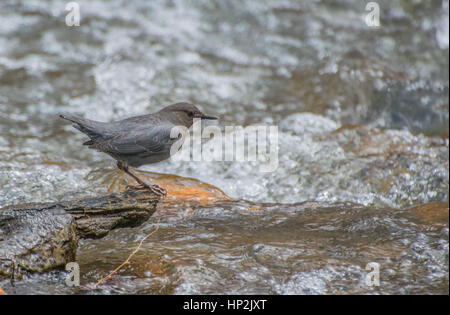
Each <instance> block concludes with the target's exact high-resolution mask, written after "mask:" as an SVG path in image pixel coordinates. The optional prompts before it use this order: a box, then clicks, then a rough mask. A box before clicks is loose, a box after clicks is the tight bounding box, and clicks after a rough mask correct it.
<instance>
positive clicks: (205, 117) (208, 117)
mask: <svg viewBox="0 0 450 315" xmlns="http://www.w3.org/2000/svg"><path fill="white" fill-rule="evenodd" d="M200 118H201V119H211V120H214V119H218V118H217V117H216V116H209V115H202V116H201V117H200Z"/></svg>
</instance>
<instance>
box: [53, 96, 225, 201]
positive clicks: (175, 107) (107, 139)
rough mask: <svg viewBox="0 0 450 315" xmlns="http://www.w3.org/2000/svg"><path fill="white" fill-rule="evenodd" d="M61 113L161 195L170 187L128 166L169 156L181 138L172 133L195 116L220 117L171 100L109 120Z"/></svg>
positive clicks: (91, 142) (92, 145)
mask: <svg viewBox="0 0 450 315" xmlns="http://www.w3.org/2000/svg"><path fill="white" fill-rule="evenodd" d="M60 117H61V118H63V119H65V120H68V121H71V122H73V123H74V127H75V128H76V129H78V130H80V131H81V132H83V133H85V134H86V135H88V136H89V138H90V140H89V141H86V142H85V143H83V144H84V145H87V146H89V148H91V149H95V150H98V151H100V152H104V153H107V154H109V155H110V156H112V157H113V158H114V159H116V160H117V167H118V168H119V169H120V170H122V171H124V172H125V173H127V174H128V175H130V176H131V177H133V178H134V179H135V180H136V181H137V182H138V183H139V185H140V188H143V189H149V190H150V191H152V192H154V193H156V194H157V195H160V196H164V195H166V193H167V191H166V190H165V189H164V188H162V187H160V186H158V185H149V184H147V183H145V182H144V181H142V180H141V179H140V178H139V177H137V176H136V175H135V174H133V173H132V172H130V170H129V169H128V166H132V167H139V166H141V165H145V164H151V163H156V162H160V161H163V160H166V159H168V158H169V157H170V149H171V147H172V145H173V144H174V143H175V142H176V141H177V140H179V139H180V138H171V137H170V133H171V130H172V128H174V127H175V126H184V127H187V128H190V127H191V126H192V124H193V119H194V118H200V119H217V117H214V116H208V115H205V114H203V113H202V112H201V111H200V110H199V109H198V108H197V107H195V106H194V105H192V104H189V103H176V104H172V105H169V106H167V107H165V108H163V109H161V110H160V111H159V112H156V113H154V114H150V115H142V116H136V117H131V118H127V119H124V120H120V121H114V122H110V123H104V122H99V121H94V120H90V119H85V118H81V117H78V116H74V115H60Z"/></svg>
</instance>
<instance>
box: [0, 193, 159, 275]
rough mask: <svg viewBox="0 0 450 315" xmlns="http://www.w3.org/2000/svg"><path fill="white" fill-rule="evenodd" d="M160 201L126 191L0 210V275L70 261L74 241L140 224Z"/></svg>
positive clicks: (142, 194) (19, 273)
mask: <svg viewBox="0 0 450 315" xmlns="http://www.w3.org/2000/svg"><path fill="white" fill-rule="evenodd" d="M158 201H159V197H158V196H156V195H154V194H153V193H151V192H147V191H139V190H136V189H134V188H130V189H128V190H126V191H124V192H122V193H118V194H109V195H106V196H101V197H93V198H84V199H80V200H72V201H68V202H61V203H48V204H38V203H37V204H24V205H16V206H11V207H7V208H3V209H0V274H2V275H6V276H10V277H20V276H22V275H23V274H24V273H26V272H44V271H47V270H51V269H54V268H57V267H60V266H63V265H65V264H66V263H68V262H71V261H74V260H75V256H76V250H77V245H78V238H80V237H81V238H99V237H103V236H105V235H106V234H108V232H109V231H110V230H112V229H115V228H118V227H133V226H137V225H140V224H141V223H143V222H145V221H146V220H147V219H148V218H149V217H150V216H151V215H152V214H153V213H154V212H155V211H156V206H157V203H158Z"/></svg>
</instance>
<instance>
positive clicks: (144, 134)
mask: <svg viewBox="0 0 450 315" xmlns="http://www.w3.org/2000/svg"><path fill="white" fill-rule="evenodd" d="M173 127H174V126H173V125H170V124H167V125H162V126H150V127H145V128H139V129H134V130H129V131H128V132H126V133H124V134H120V135H117V136H116V137H114V138H112V139H110V140H108V141H107V142H106V143H104V148H103V149H105V151H108V152H112V153H116V154H125V155H126V154H131V155H134V154H161V153H166V152H169V151H170V148H171V146H172V145H173V143H175V142H176V141H177V139H179V138H173V139H172V138H171V137H170V133H171V130H172V128H173Z"/></svg>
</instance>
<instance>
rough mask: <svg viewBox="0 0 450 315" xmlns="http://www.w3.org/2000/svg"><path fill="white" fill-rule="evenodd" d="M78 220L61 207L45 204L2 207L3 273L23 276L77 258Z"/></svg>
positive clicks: (0, 260) (0, 244) (0, 267)
mask: <svg viewBox="0 0 450 315" xmlns="http://www.w3.org/2000/svg"><path fill="white" fill-rule="evenodd" d="M77 243H78V238H77V236H76V228H75V221H74V220H73V219H72V216H71V215H70V214H68V213H66V212H65V211H64V210H63V209H61V208H57V207H55V208H47V207H46V206H44V205H37V206H34V207H33V206H28V207H27V208H25V207H17V208H15V207H12V208H6V209H2V210H0V274H2V275H6V276H11V277H14V278H15V277H20V276H21V275H22V274H23V273H25V272H44V271H46V270H50V269H53V268H56V267H58V266H62V265H64V264H65V263H67V262H70V261H74V259H75V253H76V248H77Z"/></svg>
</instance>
